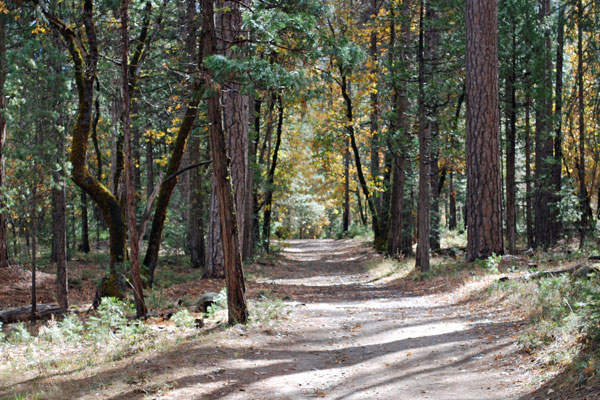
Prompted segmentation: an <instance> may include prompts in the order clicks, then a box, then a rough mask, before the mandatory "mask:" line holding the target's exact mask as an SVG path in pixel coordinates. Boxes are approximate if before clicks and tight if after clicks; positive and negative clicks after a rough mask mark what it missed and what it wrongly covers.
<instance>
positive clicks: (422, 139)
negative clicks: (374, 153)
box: [415, 0, 432, 272]
mask: <svg viewBox="0 0 600 400" xmlns="http://www.w3.org/2000/svg"><path fill="white" fill-rule="evenodd" d="M424 8H425V5H424V0H421V7H420V20H419V46H418V53H417V60H418V65H419V72H418V75H419V78H418V80H419V94H418V96H419V98H418V103H419V200H418V206H417V255H416V259H415V267H416V268H418V269H419V271H421V272H427V271H429V233H430V230H429V229H430V223H431V220H430V200H431V199H430V189H431V185H430V175H431V151H430V147H429V146H430V144H431V134H432V132H431V128H432V124H431V123H430V122H429V121H428V118H427V117H428V115H427V114H426V109H425V84H426V82H425V79H427V78H426V77H425V54H424V52H425V48H424V43H425V39H424V36H425V33H424V26H423V22H424Z"/></svg>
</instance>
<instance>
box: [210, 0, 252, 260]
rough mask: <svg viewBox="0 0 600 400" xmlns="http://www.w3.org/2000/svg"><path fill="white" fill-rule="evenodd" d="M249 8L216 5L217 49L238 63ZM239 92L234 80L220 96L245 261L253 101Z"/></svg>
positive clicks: (235, 3) (239, 4) (225, 0)
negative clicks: (249, 131) (244, 11)
mask: <svg viewBox="0 0 600 400" xmlns="http://www.w3.org/2000/svg"><path fill="white" fill-rule="evenodd" d="M248 4H249V3H248V1H247V0H243V1H229V0H219V1H218V2H217V5H218V7H219V11H217V14H216V29H217V38H218V40H217V41H218V48H219V49H223V52H222V53H223V55H225V56H226V57H227V58H231V59H235V58H241V57H242V56H243V52H244V49H243V47H244V44H243V42H242V44H237V45H234V44H233V43H235V42H238V43H239V42H240V40H243V39H247V38H248V32H247V31H245V30H244V29H243V25H242V6H247V5H248ZM240 89H241V87H240V84H239V83H237V82H235V81H234V80H233V79H232V80H231V81H227V82H224V84H223V90H222V92H221V93H222V96H223V98H222V106H223V129H224V131H225V132H226V133H227V145H228V147H227V150H228V156H229V159H230V161H229V168H230V173H231V179H232V181H233V190H234V196H235V216H236V222H237V226H238V232H239V237H240V245H241V246H242V248H241V251H242V257H243V258H246V257H248V256H249V255H250V254H251V253H252V247H251V246H250V244H251V243H250V242H248V241H247V240H244V238H245V237H246V234H247V232H248V228H250V230H249V232H252V226H251V223H252V216H251V215H250V216H248V215H247V214H248V212H249V211H251V209H249V208H248V207H247V205H248V202H250V204H252V196H251V195H252V191H251V190H250V191H248V179H249V172H250V171H249V165H248V149H249V136H248V129H249V122H250V98H249V96H248V95H245V94H242V93H241V90H240ZM247 225H249V226H247ZM248 246H250V248H248Z"/></svg>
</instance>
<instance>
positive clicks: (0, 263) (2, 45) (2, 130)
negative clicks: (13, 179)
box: [0, 14, 9, 268]
mask: <svg viewBox="0 0 600 400" xmlns="http://www.w3.org/2000/svg"><path fill="white" fill-rule="evenodd" d="M6 18H8V17H7V16H6V15H4V14H2V15H0V189H2V188H3V186H4V182H5V180H6V165H5V164H6V161H5V159H4V146H5V145H6V118H5V117H4V116H5V110H6V95H5V94H4V83H5V82H6V75H7V68H6ZM5 206H6V205H5V204H4V202H3V201H0V207H2V209H4V208H5ZM8 265H9V264H8V249H7V247H6V214H4V213H3V212H0V268H6V267H8Z"/></svg>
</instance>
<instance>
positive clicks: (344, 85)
mask: <svg viewBox="0 0 600 400" xmlns="http://www.w3.org/2000/svg"><path fill="white" fill-rule="evenodd" d="M340 75H341V76H342V82H341V89H342V97H343V98H344V102H345V103H346V124H347V125H346V132H347V133H348V136H349V139H350V147H351V148H352V152H353V153H354V165H355V166H356V174H357V175H358V181H359V182H360V186H361V189H362V191H363V194H364V196H365V199H366V201H367V204H368V205H369V211H371V220H372V222H373V233H374V234H375V248H376V249H377V250H381V249H382V247H383V246H385V240H383V237H382V234H381V230H380V225H379V216H378V215H377V209H376V208H375V202H374V201H373V197H372V196H371V193H370V191H369V187H368V186H367V180H366V179H365V176H364V174H363V170H362V163H361V160H360V152H359V150H358V145H357V144H356V137H355V135H354V116H353V109H352V98H351V93H350V87H349V85H348V78H347V76H346V75H345V74H344V72H343V71H341V70H340ZM382 240H383V241H382Z"/></svg>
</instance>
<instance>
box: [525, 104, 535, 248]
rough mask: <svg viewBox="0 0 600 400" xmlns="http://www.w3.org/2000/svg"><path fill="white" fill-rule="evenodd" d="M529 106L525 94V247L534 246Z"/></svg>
mask: <svg viewBox="0 0 600 400" xmlns="http://www.w3.org/2000/svg"><path fill="white" fill-rule="evenodd" d="M530 108H531V98H530V97H529V94H527V97H526V100H525V226H526V232H527V248H529V249H531V248H533V247H534V246H535V238H534V232H535V231H534V228H533V205H532V204H531V203H532V202H531V199H532V197H533V194H532V191H531V125H530V120H529V113H530Z"/></svg>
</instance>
